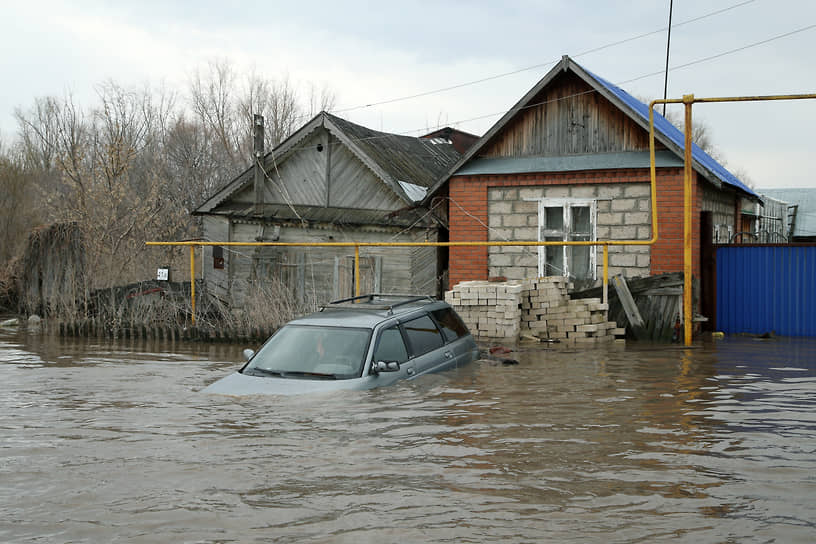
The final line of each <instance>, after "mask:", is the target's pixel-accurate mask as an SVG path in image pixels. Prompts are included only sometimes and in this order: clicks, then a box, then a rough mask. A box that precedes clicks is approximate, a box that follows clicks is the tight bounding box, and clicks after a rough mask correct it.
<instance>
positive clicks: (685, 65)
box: [289, 0, 816, 156]
mask: <svg viewBox="0 0 816 544" xmlns="http://www.w3.org/2000/svg"><path fill="white" fill-rule="evenodd" d="M751 1H754V0H751ZM746 3H747V2H746ZM738 5H742V4H738ZM733 7H735V6H732V8H728V9H733ZM680 24H686V23H680ZM676 26H677V25H675V27H676ZM814 28H816V24H812V25H808V26H804V27H801V28H798V29H796V30H791V31H789V32H785V33H782V34H777V35H776V36H772V37H770V38H767V39H764V40H760V41H757V42H753V43H750V44H746V45H743V46H740V47H737V48H734V49H730V50H728V51H723V52H721V53H717V54H715V55H709V56H707V57H703V58H700V59H696V60H693V61H689V62H686V63H683V64H678V65H676V66H672V67H671V68H670V69H669V70H670V71H672V70H680V69H683V68H688V67H690V66H694V65H696V64H701V63H703V62H708V61H710V60H714V59H718V58H721V57H724V56H727V55H732V54H734V53H739V52H741V51H745V50H747V49H751V48H754V47H759V46H760V45H765V44H768V43H770V42H773V41H776V40H780V39H783V38H787V37H789V36H793V35H795V34H799V33H802V32H806V31H808V30H812V29H814ZM663 73H664V71H663V70H659V71H656V72H651V73H648V74H643V75H641V76H637V77H633V78H630V79H627V80H624V81H620V82H618V83H615V84H614V85H615V86H617V87H620V86H622V85H625V84H627V83H632V82H634V81H639V80H641V79H646V78H648V77H654V76H657V75H662V74H663ZM594 92H596V91H595V90H589V91H583V92H580V93H575V94H571V95H567V96H562V97H559V98H555V99H551V100H545V101H541V102H536V103H533V104H527V105H526V106H522V107H519V108H515V109H514V110H507V111H500V112H493V113H487V114H483V115H478V116H475V117H469V118H467V119H460V120H458V121H454V122H452V123H451V124H452V125H458V124H464V123H470V122H473V121H480V120H483V119H488V118H490V117H497V116H499V115H505V114H506V113H508V112H509V111H514V112H519V111H522V110H525V109H529V108H534V107H538V106H542V105H545V104H550V103H554V102H558V101H561V100H568V99H571V98H575V97H578V96H582V95H585V94H590V93H594ZM426 131H427V127H426V128H419V129H413V130H409V131H404V132H399V133H380V135H377V136H366V137H363V138H355V139H354V141H374V140H379V139H385V138H390V137H392V136H414V134H415V133H422V132H426ZM329 145H342V142H336V143H331V144H329ZM307 149H312V146H300V147H293V148H292V149H291V150H289V152H298V151H304V150H307ZM428 156H431V155H428Z"/></svg>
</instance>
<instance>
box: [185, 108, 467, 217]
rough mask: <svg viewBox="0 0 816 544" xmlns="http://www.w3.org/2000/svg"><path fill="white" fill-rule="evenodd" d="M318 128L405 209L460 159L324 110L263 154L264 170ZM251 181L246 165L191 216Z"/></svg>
mask: <svg viewBox="0 0 816 544" xmlns="http://www.w3.org/2000/svg"><path fill="white" fill-rule="evenodd" d="M319 127H325V128H326V129H327V130H328V131H329V132H330V133H331V134H332V135H333V136H335V137H336V138H337V139H338V140H339V141H340V142H341V143H342V144H343V145H345V146H346V147H347V148H348V149H349V150H350V151H351V152H352V153H353V154H354V155H355V156H356V157H357V158H358V159H360V161H362V162H363V164H365V165H366V166H367V167H368V168H369V169H370V170H371V171H372V172H374V174H375V175H376V176H377V177H378V178H380V180H382V181H383V183H385V184H386V185H387V186H388V187H390V188H391V189H392V190H393V191H394V193H396V195H397V196H398V197H399V198H400V199H402V200H403V201H404V202H405V203H406V204H407V205H414V204H415V203H416V202H417V201H419V200H421V197H422V196H424V194H423V193H426V189H427V188H428V187H430V186H431V185H433V183H434V182H435V181H436V180H438V179H439V178H440V177H441V176H442V175H444V174H445V172H447V170H448V169H449V168H450V167H451V166H452V165H453V164H454V163H455V162H456V161H457V159H458V158H459V157H460V154H459V152H457V151H456V150H455V149H454V148H453V145H451V144H450V143H449V142H440V141H435V140H434V141H432V140H429V139H426V138H417V137H413V136H402V135H399V134H390V133H387V132H379V131H376V130H372V129H369V128H366V127H364V126H361V125H357V124H355V123H352V122H350V121H347V120H345V119H342V118H340V117H337V116H336V115H332V114H330V113H327V112H325V111H324V112H320V113H319V114H317V115H316V116H315V117H313V118H312V119H311V120H310V121H309V122H307V123H306V124H305V125H303V126H302V127H301V128H299V129H298V130H297V131H295V132H294V133H293V134H292V135H291V136H289V137H288V138H287V139H286V140H284V141H283V142H281V143H280V144H279V145H278V146H277V147H275V149H273V150H272V151H270V152H268V153H267V154H266V155H265V156H264V165H265V167H267V166H268V167H269V168H274V164H273V163H275V164H277V165H278V166H280V164H282V163H283V162H284V161H285V160H287V159H288V158H289V157H291V156H292V155H293V152H294V151H296V150H297V148H298V145H299V144H300V143H301V142H302V141H303V140H304V139H305V138H306V137H308V136H309V135H310V134H311V133H312V132H314V131H315V130H316V129H317V128H319ZM267 170H268V169H267ZM268 171H269V170H268ZM252 182H253V174H252V168H251V167H250V168H247V169H246V170H244V171H243V172H241V173H240V174H239V175H238V176H236V177H235V178H234V179H233V180H232V181H231V182H229V183H228V184H226V185H225V186H224V187H222V188H221V189H219V190H218V191H216V193H215V194H213V195H212V196H211V197H210V198H208V199H207V200H206V201H205V202H204V203H203V204H201V205H200V206H199V207H198V208H196V209H195V210H194V211H193V214H206V213H209V212H211V211H212V210H213V209H215V208H216V207H217V206H218V205H219V204H221V203H222V202H224V201H225V200H227V199H228V198H229V197H230V196H231V195H233V194H235V193H236V192H238V191H241V190H242V189H244V188H245V187H247V186H249V185H251V184H252Z"/></svg>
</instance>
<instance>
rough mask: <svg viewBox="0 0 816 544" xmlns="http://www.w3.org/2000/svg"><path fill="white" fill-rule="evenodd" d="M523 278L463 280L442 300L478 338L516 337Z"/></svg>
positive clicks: (508, 338)
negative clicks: (510, 279)
mask: <svg viewBox="0 0 816 544" xmlns="http://www.w3.org/2000/svg"><path fill="white" fill-rule="evenodd" d="M525 292H526V291H525V285H524V284H523V282H501V283H497V282H487V281H465V282H462V283H459V284H457V285H456V287H454V288H453V290H452V291H447V292H446V293H445V301H447V302H448V304H450V305H451V306H453V307H454V309H456V312H457V313H458V314H459V316H460V317H461V318H462V320H463V321H464V322H465V324H466V325H467V326H468V328H469V329H470V332H471V334H473V336H474V337H475V338H479V339H485V340H487V339H498V340H517V339H518V337H519V333H520V330H521V303H522V294H523V293H525Z"/></svg>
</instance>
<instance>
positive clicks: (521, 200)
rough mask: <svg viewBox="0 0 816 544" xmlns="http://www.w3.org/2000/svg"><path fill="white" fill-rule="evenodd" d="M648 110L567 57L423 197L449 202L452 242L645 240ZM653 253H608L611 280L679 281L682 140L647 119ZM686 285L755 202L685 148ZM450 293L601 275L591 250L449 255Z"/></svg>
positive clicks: (705, 158) (457, 251)
mask: <svg viewBox="0 0 816 544" xmlns="http://www.w3.org/2000/svg"><path fill="white" fill-rule="evenodd" d="M648 115H649V110H648V106H647V105H646V104H643V103H642V102H640V101H639V100H637V99H635V98H634V97H632V96H631V95H630V94H629V93H627V92H626V91H624V90H623V89H621V88H619V87H617V86H615V85H613V84H611V83H609V82H608V81H606V80H605V79H603V78H601V77H599V76H597V75H595V74H593V73H592V72H590V71H589V70H586V69H585V68H583V67H582V66H580V65H579V64H578V63H576V62H575V61H574V60H572V59H570V58H569V57H566V56H565V57H563V59H562V61H561V62H560V63H559V64H558V65H557V66H555V67H554V68H553V69H552V70H550V72H549V73H547V74H546V75H545V76H544V78H543V79H541V81H539V82H538V83H537V84H536V85H535V86H534V87H533V88H532V89H531V90H530V91H529V92H528V93H527V94H525V95H524V96H523V97H522V98H521V100H519V102H518V103H517V104H516V105H515V106H513V108H512V109H510V111H508V113H507V114H505V115H504V116H503V117H502V118H501V119H500V120H499V121H498V122H497V123H496V124H495V125H494V126H493V127H492V128H491V129H490V130H489V131H488V132H487V133H486V134H485V135H484V136H483V137H482V138H481V139H479V141H478V142H477V143H476V144H475V145H473V147H471V148H470V149H469V150H468V151H467V152H466V153H465V154H464V155H463V156H462V157H461V159H459V161H458V162H457V163H456V164H455V165H454V166H453V167H452V168H451V169H450V170H449V171H448V173H447V174H446V175H445V176H443V177H442V178H440V180H439V181H438V182H437V183H436V184H435V185H434V186H433V187H432V189H431V191H430V192H429V195H428V196H427V197H426V201H427V202H433V201H434V199H445V200H449V202H450V205H449V212H448V216H449V217H448V221H449V229H450V233H449V236H450V240H451V241H479V240H483V241H487V240H490V241H494V240H495V241H505V240H539V241H543V240H551V241H558V240H564V241H568V240H648V239H650V238H651V236H652V225H651V200H650V194H651V193H650V171H649V128H648V127H649V125H648V123H649V117H648ZM655 127H656V165H657V206H658V210H657V211H658V225H659V239H658V241H657V243H656V244H654V245H652V246H648V245H634V246H611V247H610V248H609V265H610V274H623V275H625V276H629V277H634V276H646V275H650V274H652V275H653V274H662V273H667V272H676V271H681V270H682V269H683V180H684V174H683V157H684V151H683V149H684V147H683V143H684V138H683V134H682V133H681V132H680V131H679V130H678V129H677V128H675V127H674V126H673V125H672V124H671V123H669V122H668V121H667V120H666V119H664V118H663V117H662V116H660V115H659V114H655ZM692 155H693V162H694V165H693V167H694V174H693V176H694V177H693V195H692V207H693V233H694V234H693V240H694V241H693V243H694V263H693V269H694V274H695V275H697V276H699V274H700V262H701V255H700V251H701V239H705V240H706V241H713V239H714V235H715V232H717V231H719V230H722V229H723V226H728V230H730V231H731V232H739V231H740V230H741V228H740V225H739V222H740V220H741V217H740V211H741V206H742V200H743V199H749V200H756V199H757V195H756V194H755V193H754V191H752V190H751V189H750V188H749V187H747V186H746V185H744V184H743V183H742V182H741V181H740V180H739V179H737V178H736V177H735V176H734V175H732V174H731V173H730V172H728V171H727V170H726V169H725V168H724V167H723V166H722V165H720V164H719V163H717V161H715V160H714V159H713V158H712V157H710V156H709V155H708V154H706V153H705V152H704V151H703V150H702V149H700V148H699V147H697V146H696V145H694V146H693V149H692ZM449 261H450V271H449V273H450V285H451V286H453V285H456V284H457V283H459V282H461V281H465V280H477V279H487V278H488V277H491V276H504V277H507V278H510V279H520V278H530V277H536V276H550V275H567V276H570V277H572V278H573V279H575V280H576V282H578V283H584V284H590V283H593V282H596V281H597V280H598V279H599V278H600V277H601V275H602V250H601V248H594V247H577V246H576V247H568V246H561V247H541V248H535V247H533V248H523V247H491V248H485V247H452V248H451V249H450V256H449Z"/></svg>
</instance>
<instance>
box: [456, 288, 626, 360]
mask: <svg viewBox="0 0 816 544" xmlns="http://www.w3.org/2000/svg"><path fill="white" fill-rule="evenodd" d="M571 288H572V284H571V283H570V282H569V280H568V279H567V278H564V277H561V276H550V277H545V278H537V279H535V280H519V281H510V282H502V283H495V282H486V281H470V282H463V283H460V284H458V285H457V286H456V287H454V289H453V290H452V291H448V292H447V293H445V300H446V301H447V302H448V303H449V304H451V305H452V306H453V307H454V308H455V309H456V311H457V312H458V313H459V315H460V316H462V319H463V320H464V321H465V324H466V325H467V326H468V328H469V329H470V331H471V333H473V335H474V336H475V337H477V338H479V339H481V340H491V339H502V340H515V339H517V338H518V337H519V335H520V334H521V335H533V336H537V337H539V338H541V339H550V340H558V341H559V342H562V343H566V344H581V345H592V344H599V343H604V342H611V341H613V340H615V338H616V337H623V335H624V332H625V330H624V329H622V328H619V327H618V326H617V325H616V324H615V322H614V321H609V320H608V317H607V315H608V310H609V306H608V305H607V304H603V303H602V302H601V300H600V299H597V298H589V299H579V300H571V299H570V298H569V294H568V292H569V290H570V289H571Z"/></svg>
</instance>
